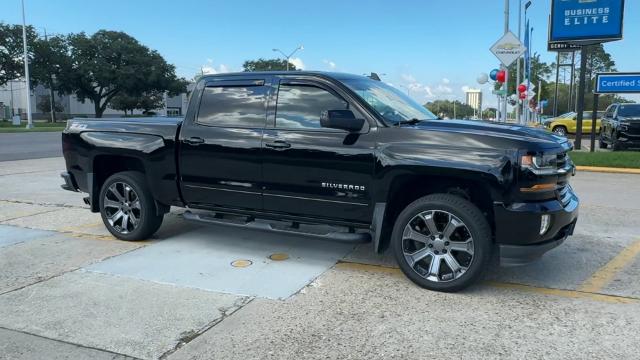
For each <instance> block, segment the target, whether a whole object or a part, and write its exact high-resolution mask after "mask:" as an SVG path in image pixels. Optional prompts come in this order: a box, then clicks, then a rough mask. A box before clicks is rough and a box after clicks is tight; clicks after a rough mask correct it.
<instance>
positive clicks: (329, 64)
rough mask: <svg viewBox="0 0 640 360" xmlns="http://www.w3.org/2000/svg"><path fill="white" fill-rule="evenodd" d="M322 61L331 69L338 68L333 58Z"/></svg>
mask: <svg viewBox="0 0 640 360" xmlns="http://www.w3.org/2000/svg"><path fill="white" fill-rule="evenodd" d="M322 62H323V63H324V64H325V65H327V66H328V67H329V69H331V70H335V69H336V63H335V62H333V61H331V60H326V59H325V60H322Z"/></svg>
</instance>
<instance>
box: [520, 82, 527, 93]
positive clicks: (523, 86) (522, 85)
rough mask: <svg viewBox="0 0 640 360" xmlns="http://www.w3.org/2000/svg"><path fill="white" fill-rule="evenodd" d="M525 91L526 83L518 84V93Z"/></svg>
mask: <svg viewBox="0 0 640 360" xmlns="http://www.w3.org/2000/svg"><path fill="white" fill-rule="evenodd" d="M525 91H527V86H526V85H524V84H521V85H519V86H518V92H519V93H523V92H525Z"/></svg>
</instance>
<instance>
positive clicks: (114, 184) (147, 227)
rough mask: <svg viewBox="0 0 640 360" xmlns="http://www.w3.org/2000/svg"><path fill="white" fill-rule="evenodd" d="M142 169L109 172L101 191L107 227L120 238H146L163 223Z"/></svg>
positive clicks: (101, 207) (101, 205) (101, 202)
mask: <svg viewBox="0 0 640 360" xmlns="http://www.w3.org/2000/svg"><path fill="white" fill-rule="evenodd" d="M157 213H158V211H157V209H156V204H155V201H154V200H153V196H152V195H151V192H150V191H149V189H148V187H147V186H146V181H145V178H144V175H143V174H142V173H139V172H136V171H125V172H121V173H117V174H114V175H112V176H110V177H109V178H108V179H107V180H106V181H105V182H104V184H103V185H102V190H101V191H100V214H101V215H102V221H103V222H104V225H105V226H106V227H107V230H109V232H110V233H111V234H113V236H115V237H117V238H118V239H121V240H128V241H135V240H145V239H147V238H148V237H150V236H151V235H153V234H154V233H155V232H156V231H157V230H158V229H159V228H160V225H161V224H162V219H163V217H164V215H158V214H157Z"/></svg>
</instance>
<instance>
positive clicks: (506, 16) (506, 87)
mask: <svg viewBox="0 0 640 360" xmlns="http://www.w3.org/2000/svg"><path fill="white" fill-rule="evenodd" d="M508 32H509V0H504V33H505V34H507V33H508ZM502 68H503V69H504V71H505V79H504V84H503V85H502V89H503V90H504V102H503V104H502V121H504V122H507V97H508V96H509V94H508V92H509V69H508V68H507V67H506V66H504V64H503V65H502Z"/></svg>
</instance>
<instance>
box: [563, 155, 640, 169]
mask: <svg viewBox="0 0 640 360" xmlns="http://www.w3.org/2000/svg"><path fill="white" fill-rule="evenodd" d="M570 156H571V160H573V162H574V163H575V164H576V165H581V166H602V167H616V168H635V169H640V151H616V152H594V153H591V152H582V151H572V152H571V154H570Z"/></svg>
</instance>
